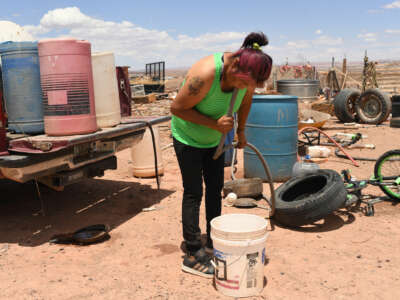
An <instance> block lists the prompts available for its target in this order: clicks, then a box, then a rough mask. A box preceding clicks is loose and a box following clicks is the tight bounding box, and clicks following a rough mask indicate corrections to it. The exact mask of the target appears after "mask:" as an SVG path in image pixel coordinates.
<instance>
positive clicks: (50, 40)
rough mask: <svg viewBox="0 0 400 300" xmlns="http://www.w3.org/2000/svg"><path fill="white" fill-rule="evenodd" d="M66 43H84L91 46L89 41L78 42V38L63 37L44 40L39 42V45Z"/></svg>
mask: <svg viewBox="0 0 400 300" xmlns="http://www.w3.org/2000/svg"><path fill="white" fill-rule="evenodd" d="M65 42H69V43H73V42H75V43H84V44H86V43H87V44H90V43H89V42H88V41H86V40H78V39H76V38H73V37H61V38H51V39H42V40H40V41H39V44H43V43H65Z"/></svg>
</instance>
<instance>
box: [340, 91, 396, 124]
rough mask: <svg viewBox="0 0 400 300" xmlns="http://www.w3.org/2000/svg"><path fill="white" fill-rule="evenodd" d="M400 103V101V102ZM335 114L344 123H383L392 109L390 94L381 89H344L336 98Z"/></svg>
mask: <svg viewBox="0 0 400 300" xmlns="http://www.w3.org/2000/svg"><path fill="white" fill-rule="evenodd" d="M399 104H400V102H399ZM334 107H335V114H336V116H337V118H338V119H339V120H340V121H341V122H343V123H350V122H354V121H359V122H361V123H364V124H375V125H378V124H381V123H382V122H384V121H386V120H387V118H388V117H389V114H390V112H391V110H392V104H391V102H390V98H389V95H388V94H387V93H384V92H382V91H380V90H379V89H367V90H365V92H363V93H361V92H360V91H358V90H356V89H344V90H342V91H341V92H340V93H339V94H337V96H336V97H335V100H334Z"/></svg>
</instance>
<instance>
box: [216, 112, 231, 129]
mask: <svg viewBox="0 0 400 300" xmlns="http://www.w3.org/2000/svg"><path fill="white" fill-rule="evenodd" d="M232 128H233V117H228V116H222V117H221V118H219V119H218V120H217V126H216V130H218V131H219V132H222V133H228V132H229V131H230V130H232Z"/></svg>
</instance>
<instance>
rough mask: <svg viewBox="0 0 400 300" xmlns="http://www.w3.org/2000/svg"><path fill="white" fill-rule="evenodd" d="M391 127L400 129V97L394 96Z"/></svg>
mask: <svg viewBox="0 0 400 300" xmlns="http://www.w3.org/2000/svg"><path fill="white" fill-rule="evenodd" d="M390 127H396V128H400V95H394V96H392V118H391V119H390Z"/></svg>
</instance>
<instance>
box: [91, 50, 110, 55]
mask: <svg viewBox="0 0 400 300" xmlns="http://www.w3.org/2000/svg"><path fill="white" fill-rule="evenodd" d="M108 55H114V52H111V51H104V52H96V53H92V56H108Z"/></svg>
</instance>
